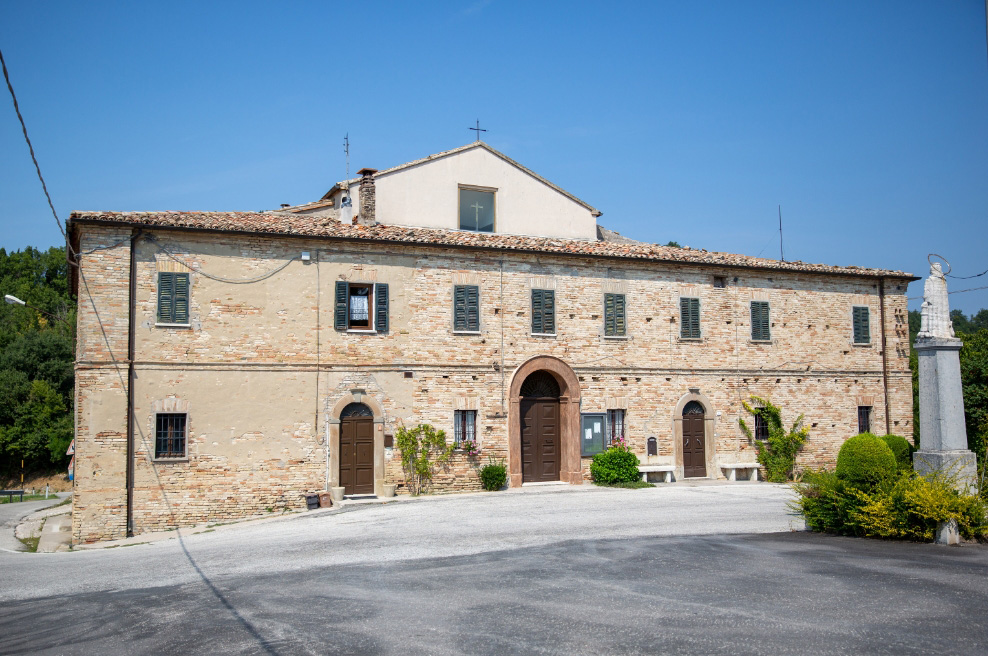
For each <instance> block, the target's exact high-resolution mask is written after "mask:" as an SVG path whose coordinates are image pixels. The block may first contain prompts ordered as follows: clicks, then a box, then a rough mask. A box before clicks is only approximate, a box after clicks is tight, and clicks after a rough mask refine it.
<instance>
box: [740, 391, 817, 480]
mask: <svg viewBox="0 0 988 656" xmlns="http://www.w3.org/2000/svg"><path fill="white" fill-rule="evenodd" d="M741 405H743V406H744V409H745V410H747V411H748V413H749V414H751V416H752V422H754V417H756V416H758V417H761V419H762V420H763V421H764V422H765V425H766V427H767V428H768V439H765V440H758V439H755V435H754V433H753V432H752V430H751V427H750V426H748V423H747V422H745V420H744V418H743V417H741V418H739V419H738V425H740V426H741V430H742V431H744V434H745V435H746V436H747V437H748V440H749V441H751V442H754V443H755V448H756V449H758V462H759V464H761V466H762V467H764V468H765V480H768V481H771V482H773V483H785V482H786V481H788V480H791V479H792V477H793V470H794V469H795V467H796V454H798V453H799V451H800V449H802V448H803V444H804V443H805V442H806V438H807V437H809V434H810V429H809V428H807V427H806V426H803V415H799V416H798V417H797V418H796V421H794V422H793V423H792V426H790V428H789V429H786V427H785V426H784V425H783V423H782V411H781V410H779V408H777V407H776V406H774V405H772V403H771V401H769V400H768V399H763V398H761V397H759V396H753V397H751V403H748V402H746V401H742V402H741Z"/></svg>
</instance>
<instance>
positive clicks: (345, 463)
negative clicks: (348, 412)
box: [340, 417, 374, 494]
mask: <svg viewBox="0 0 988 656" xmlns="http://www.w3.org/2000/svg"><path fill="white" fill-rule="evenodd" d="M340 487H343V488H346V489H345V490H344V492H343V493H344V494H374V419H373V418H372V417H344V418H343V420H342V421H341V422H340Z"/></svg>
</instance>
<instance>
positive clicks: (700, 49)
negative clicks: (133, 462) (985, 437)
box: [0, 0, 988, 313]
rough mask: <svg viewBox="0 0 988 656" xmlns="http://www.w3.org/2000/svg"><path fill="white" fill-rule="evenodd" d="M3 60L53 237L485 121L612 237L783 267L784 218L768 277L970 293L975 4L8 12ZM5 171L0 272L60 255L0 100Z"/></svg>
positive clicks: (213, 6)
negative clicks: (793, 262) (798, 266)
mask: <svg viewBox="0 0 988 656" xmlns="http://www.w3.org/2000/svg"><path fill="white" fill-rule="evenodd" d="M0 48H2V49H3V52H4V56H5V58H6V60H7V65H8V68H9V69H10V74H11V77H12V82H13V84H14V87H15V90H16V92H17V94H18V98H19V101H20V104H21V109H22V111H23V112H24V115H25V119H26V120H27V124H28V129H29V131H30V134H31V137H32V140H33V141H34V145H35V149H36V151H37V154H38V157H39V160H40V163H41V166H42V170H43V172H44V174H45V177H46V179H47V182H48V185H49V189H50V191H51V192H52V197H53V199H54V202H55V207H56V209H57V210H58V212H59V215H60V216H62V217H65V216H67V215H68V212H69V211H71V210H97V209H99V210H260V209H270V208H274V207H277V206H278V204H279V203H293V204H294V203H302V202H305V201H309V200H314V199H316V198H318V197H319V196H321V195H322V194H323V193H324V192H325V191H326V190H327V189H328V188H329V187H330V186H331V185H332V183H333V182H335V181H337V180H339V179H342V178H343V177H344V173H345V171H344V159H343V153H342V145H341V144H342V139H343V135H344V134H345V133H349V135H350V141H351V163H352V166H351V170H352V171H355V170H357V169H359V168H362V167H373V168H378V169H383V168H387V167H390V166H393V165H396V164H400V163H402V162H406V161H409V160H412V159H416V158H419V157H422V156H425V155H428V154H431V153H434V152H438V151H441V150H446V149H448V148H453V147H456V146H459V145H463V144H465V143H467V142H469V141H471V140H472V136H473V133H472V132H469V131H468V130H467V128H468V127H470V126H472V125H473V123H474V121H475V120H476V119H480V121H481V127H486V128H488V129H489V131H488V132H487V133H485V135H484V139H485V140H486V141H487V142H488V143H490V144H491V145H492V146H494V147H495V148H497V149H499V150H501V151H503V152H505V153H506V154H507V155H508V156H510V157H512V158H514V159H516V160H518V161H520V162H521V163H523V164H524V165H526V166H528V167H530V168H532V169H534V170H535V171H537V172H538V173H540V174H542V175H544V176H545V177H547V178H548V179H550V180H552V181H553V182H555V183H556V184H558V185H560V186H561V187H563V188H564V189H567V190H568V191H570V192H572V193H573V194H575V195H576V196H578V197H580V198H582V199H584V200H586V201H587V202H588V203H590V204H591V205H594V206H595V207H597V208H599V209H600V210H602V211H603V213H604V214H603V216H602V217H601V219H600V221H601V223H602V224H603V225H605V226H607V227H609V228H611V229H614V230H617V231H619V232H621V233H622V234H625V235H627V236H630V237H634V238H637V239H642V240H646V241H655V242H662V243H664V242H666V241H668V240H676V241H679V242H680V243H682V244H686V245H689V246H692V247H696V248H706V249H707V250H716V251H730V252H736V253H745V254H749V255H762V256H767V257H778V254H779V245H778V210H777V206H778V205H780V204H781V205H782V213H783V219H784V224H785V251H786V257H787V259H799V260H803V261H808V262H826V263H829V264H843V265H846V264H856V265H861V266H874V267H889V268H895V269H903V270H907V271H911V272H913V273H916V274H919V275H925V273H926V271H927V270H928V264H927V260H926V256H927V254H928V253H930V252H936V253H939V254H941V255H943V256H944V257H946V258H947V259H948V260H949V261H950V262H951V264H952V265H953V270H954V273H955V274H957V275H962V276H963V275H973V274H975V273H980V272H981V271H984V270H985V269H988V248H986V246H988V239H986V237H988V50H986V45H985V5H984V2H982V0H953V1H951V2H925V1H924V2H910V1H908V0H894V1H888V2H881V1H877V0H876V1H872V2H861V1H855V2H816V3H808V2H792V1H785V2H761V1H757V0H750V1H746V2H650V3H622V2H608V3H600V2H596V3H580V2H567V3H558V4H550V3H533V2H506V1H498V0H491V1H487V2H483V1H482V2H462V3H460V2H433V3H405V2H401V3H399V2H395V3H388V2H374V3H347V4H342V3H330V2H290V3H289V2H286V3H273V2H246V1H245V2H236V3H234V2H176V1H170V2H167V3H164V2H161V3H125V2H119V3H111V2H102V3H99V2H97V3H79V2H13V1H11V0H7V1H4V2H0ZM0 153H2V154H3V156H2V158H0V225H2V231H0V246H2V247H4V248H7V249H8V250H12V249H19V248H23V247H24V246H27V245H34V246H39V247H47V246H49V245H55V244H60V243H61V236H60V235H59V233H58V231H57V229H56V228H55V226H54V221H53V220H52V218H51V215H50V213H49V211H48V208H47V204H46V203H45V200H44V196H43V195H42V192H41V188H40V184H39V183H38V181H37V179H36V178H35V176H34V171H33V168H32V165H31V161H30V158H29V155H28V152H27V148H26V146H25V145H24V142H23V139H22V136H21V134H20V127H19V125H18V124H17V120H16V116H15V114H14V111H13V106H12V104H11V103H10V100H9V98H7V97H5V98H3V99H2V100H0ZM983 285H988V275H986V276H983V277H981V278H976V279H974V280H969V281H960V280H951V281H950V288H951V289H952V290H960V289H967V288H971V287H978V286H983ZM921 294H922V286H921V283H914V284H913V285H912V286H911V287H910V295H911V296H919V295H921ZM951 303H952V307H957V308H960V309H962V310H964V311H965V312H968V313H971V312H974V311H977V310H978V309H980V308H983V307H988V290H981V291H975V292H970V293H963V294H955V295H952V296H951ZM911 306H912V307H913V308H916V307H918V301H914V302H912V303H911Z"/></svg>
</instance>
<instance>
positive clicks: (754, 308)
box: [751, 301, 772, 342]
mask: <svg viewBox="0 0 988 656" xmlns="http://www.w3.org/2000/svg"><path fill="white" fill-rule="evenodd" d="M771 326H772V324H771V322H770V317H769V307H768V301H752V302H751V339H752V340H753V341H756V342H768V341H771V339H772V327H771Z"/></svg>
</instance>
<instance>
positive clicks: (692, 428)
mask: <svg viewBox="0 0 988 656" xmlns="http://www.w3.org/2000/svg"><path fill="white" fill-rule="evenodd" d="M704 442H705V434H704V414H703V407H702V406H700V404H699V403H696V401H691V402H690V403H689V404H687V406H686V408H685V409H684V410H683V476H684V477H685V478H703V477H705V476H706V475H707V455H706V452H705V450H704Z"/></svg>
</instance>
